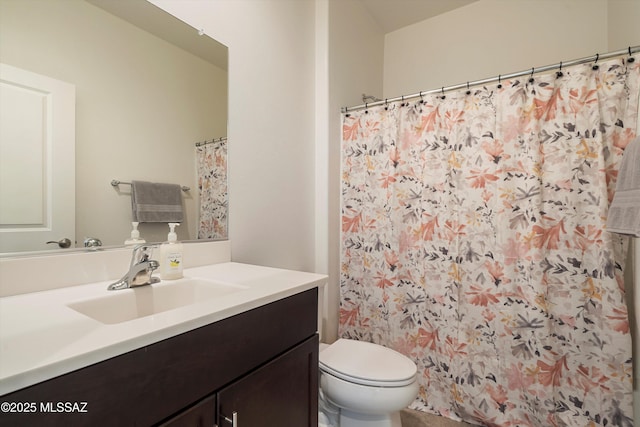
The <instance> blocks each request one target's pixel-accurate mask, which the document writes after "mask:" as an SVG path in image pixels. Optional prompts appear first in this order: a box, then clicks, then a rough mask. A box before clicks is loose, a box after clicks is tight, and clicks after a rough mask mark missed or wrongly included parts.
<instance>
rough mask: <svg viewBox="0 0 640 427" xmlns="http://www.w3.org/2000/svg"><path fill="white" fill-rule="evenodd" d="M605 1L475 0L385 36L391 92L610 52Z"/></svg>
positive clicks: (423, 88)
mask: <svg viewBox="0 0 640 427" xmlns="http://www.w3.org/2000/svg"><path fill="white" fill-rule="evenodd" d="M606 16H607V2H606V0H560V1H558V0H517V1H513V0H480V1H477V2H474V3H471V4H470V5H468V6H465V7H463V8H460V9H456V10H454V11H451V12H449V13H446V14H443V15H440V16H437V17H435V18H432V19H428V20H426V21H422V22H419V23H417V24H414V25H411V26H409V27H405V28H402V29H400V30H397V31H394V32H392V33H389V34H387V35H386V37H385V65H384V96H385V97H386V98H393V97H396V96H400V95H405V94H413V93H418V92H420V91H426V90H431V89H437V88H440V87H443V86H451V85H455V84H459V83H464V82H467V81H473V80H480V79H484V78H489V77H495V76H498V75H499V74H508V73H513V72H516V71H521V70H527V69H531V67H540V66H544V65H549V64H554V63H558V62H560V61H563V60H564V61H566V60H570V59H576V58H581V57H584V56H590V55H594V54H595V53H597V52H607V51H608V42H607V21H606Z"/></svg>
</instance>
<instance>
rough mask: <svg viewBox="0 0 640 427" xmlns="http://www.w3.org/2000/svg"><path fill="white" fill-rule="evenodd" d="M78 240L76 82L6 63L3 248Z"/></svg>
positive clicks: (0, 133)
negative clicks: (76, 230) (76, 203)
mask: <svg viewBox="0 0 640 427" xmlns="http://www.w3.org/2000/svg"><path fill="white" fill-rule="evenodd" d="M63 238H67V239H69V240H71V242H72V245H71V246H72V247H73V246H74V243H75V86H74V85H72V84H69V83H65V82H62V81H59V80H55V79H52V78H50V77H46V76H42V75H39V74H35V73H32V72H30V71H26V70H22V69H19V68H16V67H13V66H10V65H6V64H0V253H4V252H17V251H20V252H23V251H35V250H43V249H56V248H58V245H57V244H47V242H49V241H59V240H61V239H63Z"/></svg>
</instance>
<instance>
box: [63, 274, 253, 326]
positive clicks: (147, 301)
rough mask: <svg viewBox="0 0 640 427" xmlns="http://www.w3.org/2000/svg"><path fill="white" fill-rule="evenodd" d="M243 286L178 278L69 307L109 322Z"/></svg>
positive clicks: (171, 308) (196, 300) (183, 303)
mask: <svg viewBox="0 0 640 427" xmlns="http://www.w3.org/2000/svg"><path fill="white" fill-rule="evenodd" d="M243 289H246V288H245V287H243V286H237V285H232V284H226V283H220V282H214V281H210V280H204V279H189V278H184V279H178V280H171V281H163V282H160V283H156V284H153V285H147V286H139V287H135V288H131V289H122V290H118V291H108V292H109V293H108V295H104V296H100V297H96V298H91V299H85V300H82V301H76V302H73V303H70V304H68V305H67V306H68V307H69V308H72V309H73V310H75V311H77V312H78V313H81V314H83V315H85V316H88V317H90V318H92V319H95V320H97V321H98V322H101V323H104V324H107V325H112V324H116V323H122V322H126V321H129V320H134V319H138V318H141V317H146V316H151V315H154V314H158V313H162V312H164V311H168V310H173V309H176V308H181V307H185V306H188V305H191V304H197V303H201V302H204V301H207V300H211V299H213V298H218V297H221V296H224V295H228V294H231V293H235V292H239V291H241V290H243Z"/></svg>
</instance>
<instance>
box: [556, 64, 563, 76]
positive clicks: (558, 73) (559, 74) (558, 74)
mask: <svg viewBox="0 0 640 427" xmlns="http://www.w3.org/2000/svg"><path fill="white" fill-rule="evenodd" d="M563 75H564V73H563V72H562V61H560V69H559V70H558V72H557V73H556V78H560V77H562V76H563Z"/></svg>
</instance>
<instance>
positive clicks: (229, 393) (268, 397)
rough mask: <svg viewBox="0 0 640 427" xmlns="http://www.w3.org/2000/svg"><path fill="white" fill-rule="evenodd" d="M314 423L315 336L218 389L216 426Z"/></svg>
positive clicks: (305, 426)
mask: <svg viewBox="0 0 640 427" xmlns="http://www.w3.org/2000/svg"><path fill="white" fill-rule="evenodd" d="M234 413H235V415H234ZM234 419H235V424H234ZM317 425H318V336H317V335H315V336H313V337H311V338H309V339H308V340H306V341H304V342H303V343H301V344H300V345H298V346H296V347H294V348H293V349H291V350H289V351H287V352H286V353H284V354H282V355H281V356H279V357H277V358H276V359H274V360H272V361H271V362H269V363H267V364H266V365H264V366H262V367H261V368H259V369H257V370H255V371H253V372H252V373H250V374H249V375H247V376H245V377H243V378H241V379H240V380H238V381H235V382H234V383H232V384H231V385H229V386H227V387H225V388H224V389H222V390H221V391H220V392H218V426H219V427H317Z"/></svg>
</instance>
